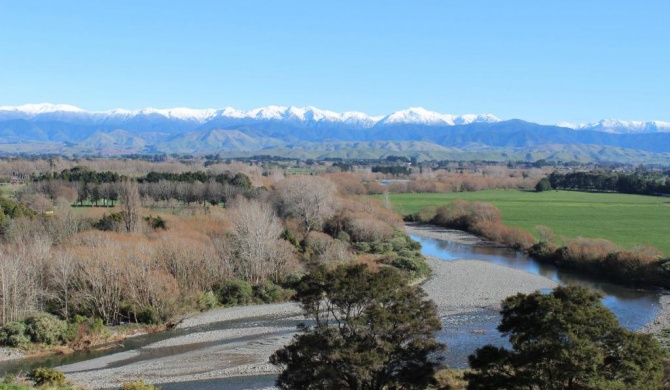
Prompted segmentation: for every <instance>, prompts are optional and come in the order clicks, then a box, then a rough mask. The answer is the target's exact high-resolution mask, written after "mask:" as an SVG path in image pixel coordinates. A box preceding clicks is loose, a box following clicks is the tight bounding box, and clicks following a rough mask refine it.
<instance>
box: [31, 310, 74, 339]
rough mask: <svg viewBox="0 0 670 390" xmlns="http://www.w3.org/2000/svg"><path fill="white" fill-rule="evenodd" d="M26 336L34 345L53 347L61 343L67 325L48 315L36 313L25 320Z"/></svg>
mask: <svg viewBox="0 0 670 390" xmlns="http://www.w3.org/2000/svg"><path fill="white" fill-rule="evenodd" d="M25 323H26V335H27V336H29V337H30V339H31V340H32V341H33V342H34V343H44V344H47V345H53V344H56V343H58V342H60V341H62V340H63V339H64V337H65V334H66V331H67V323H66V322H65V321H63V320H60V319H58V318H57V317H56V316H53V315H51V314H48V313H38V314H35V315H34V316H32V317H28V318H27V319H26V320H25Z"/></svg>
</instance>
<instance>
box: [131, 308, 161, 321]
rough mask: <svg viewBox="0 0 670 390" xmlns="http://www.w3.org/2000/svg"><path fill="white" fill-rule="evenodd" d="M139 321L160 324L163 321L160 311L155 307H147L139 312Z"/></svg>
mask: <svg viewBox="0 0 670 390" xmlns="http://www.w3.org/2000/svg"><path fill="white" fill-rule="evenodd" d="M136 318H137V322H139V323H140V324H149V325H154V324H159V323H161V318H160V316H159V315H158V312H157V311H156V309H155V308H153V307H145V308H144V309H142V310H140V311H139V312H138V313H137V317H136Z"/></svg>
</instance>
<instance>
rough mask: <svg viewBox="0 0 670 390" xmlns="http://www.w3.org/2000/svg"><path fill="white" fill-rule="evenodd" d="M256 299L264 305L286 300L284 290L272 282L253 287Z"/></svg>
mask: <svg viewBox="0 0 670 390" xmlns="http://www.w3.org/2000/svg"><path fill="white" fill-rule="evenodd" d="M253 291H254V297H256V299H258V300H259V301H260V302H262V303H274V302H281V301H284V300H285V299H286V296H285V293H284V290H283V289H282V288H281V287H280V286H277V285H276V284H274V283H272V282H266V283H265V284H261V285H258V286H254V287H253Z"/></svg>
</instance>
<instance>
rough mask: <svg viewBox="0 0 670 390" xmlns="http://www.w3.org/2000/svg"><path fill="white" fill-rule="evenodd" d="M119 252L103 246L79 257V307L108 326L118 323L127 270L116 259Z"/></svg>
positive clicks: (77, 285) (77, 283)
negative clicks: (108, 324)
mask: <svg viewBox="0 0 670 390" xmlns="http://www.w3.org/2000/svg"><path fill="white" fill-rule="evenodd" d="M118 250H119V249H118V248H113V247H111V246H110V245H104V244H103V245H101V246H100V247H97V248H91V250H89V251H86V252H87V253H85V254H83V256H78V257H77V278H76V290H77V295H76V300H77V303H78V305H79V307H80V308H81V309H83V310H84V311H85V312H87V313H89V314H91V315H95V316H97V317H100V318H102V319H103V320H104V321H105V322H106V323H115V322H117V321H118V320H119V310H120V304H121V297H122V292H123V278H124V276H125V267H124V265H123V264H120V262H119V261H118V259H117V256H118V253H117V251H118Z"/></svg>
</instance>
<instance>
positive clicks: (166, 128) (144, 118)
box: [0, 104, 670, 162]
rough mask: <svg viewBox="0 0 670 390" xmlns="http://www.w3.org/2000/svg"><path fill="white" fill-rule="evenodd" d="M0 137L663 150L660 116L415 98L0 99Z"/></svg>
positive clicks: (249, 145)
mask: <svg viewBox="0 0 670 390" xmlns="http://www.w3.org/2000/svg"><path fill="white" fill-rule="evenodd" d="M566 126H568V127H566ZM0 143H2V144H12V145H20V147H18V146H17V147H14V148H0V152H2V153H11V152H15V153H19V151H20V150H25V151H30V153H39V152H40V150H44V151H45V152H46V150H50V151H52V150H59V151H62V153H68V152H69V153H95V154H125V153H174V152H178V153H196V154H197V153H213V152H215V153H218V152H227V153H233V152H240V153H255V152H261V153H263V154H267V153H269V152H270V151H275V152H277V151H283V150H286V151H290V150H293V151H294V152H293V153H294V154H296V155H297V154H298V153H297V152H296V151H298V150H303V151H305V152H309V153H315V152H316V151H318V150H320V151H323V152H328V153H345V151H346V154H347V155H370V153H372V154H380V153H382V154H383V152H379V151H388V152H395V153H415V154H416V153H423V154H422V155H425V156H427V155H428V154H432V155H437V154H441V155H450V156H452V155H454V154H458V153H461V154H468V153H479V154H480V155H481V156H488V157H494V156H498V158H504V157H505V156H504V155H506V156H508V158H511V155H510V153H513V155H514V156H517V155H519V153H524V154H525V155H530V156H535V155H539V154H538V153H539V152H540V151H541V152H542V153H541V155H542V156H545V157H546V156H549V158H554V159H564V158H573V159H575V160H579V161H581V160H583V159H590V160H593V161H613V160H609V159H614V161H620V160H626V161H630V160H632V159H634V158H641V159H644V161H652V160H653V161H664V159H666V158H667V156H666V154H667V153H670V124H669V123H666V122H660V121H654V122H626V121H614V120H603V121H600V122H596V123H593V124H589V125H569V124H562V125H561V126H547V125H540V124H536V123H531V122H525V121H522V120H519V119H513V120H506V121H502V120H500V119H498V118H496V117H494V116H493V115H490V114H484V115H460V116H456V115H449V114H440V113H437V112H432V111H428V110H426V109H423V108H419V107H412V108H409V109H406V110H401V111H397V112H394V113H391V114H389V115H385V116H369V115H366V114H363V113H359V112H345V113H337V112H333V111H327V110H321V109H318V108H315V107H304V108H298V107H281V106H268V107H263V108H258V109H254V110H249V111H242V110H236V109H233V108H230V107H228V108H223V109H205V110H195V109H189V108H174V109H165V110H163V109H153V108H148V109H142V110H123V109H118V110H112V111H97V112H88V111H84V110H82V109H79V108H77V107H73V106H68V105H51V104H30V105H24V106H18V107H8V106H3V107H0ZM23 145H26V146H23ZM31 145H32V146H31ZM356 150H358V151H359V152H356ZM363 150H367V151H374V152H361V151H363ZM552 150H553V152H552ZM503 151H504V152H503ZM559 151H560V152H559ZM287 153H289V154H290V152H287ZM426 153H427V154H426ZM500 156H502V157H500ZM545 157H542V158H545ZM524 158H525V157H524ZM640 162H643V161H640Z"/></svg>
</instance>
